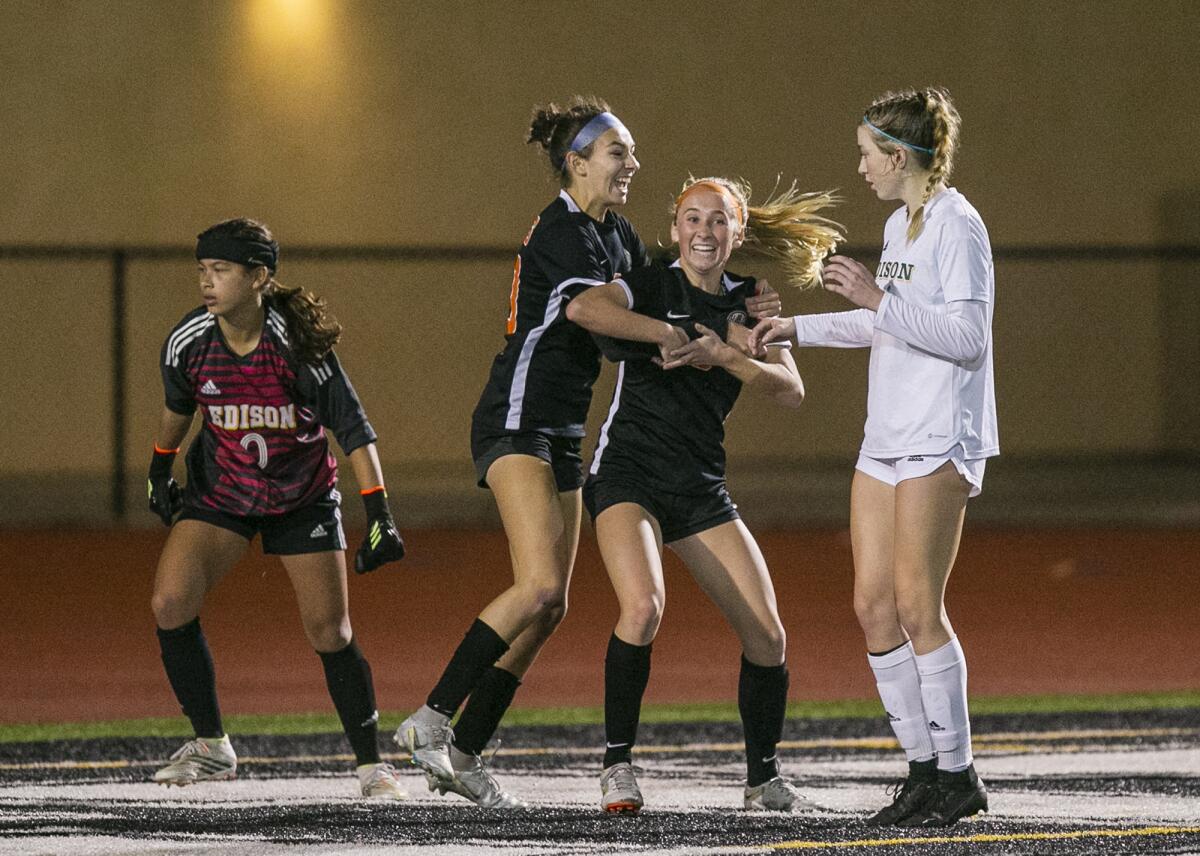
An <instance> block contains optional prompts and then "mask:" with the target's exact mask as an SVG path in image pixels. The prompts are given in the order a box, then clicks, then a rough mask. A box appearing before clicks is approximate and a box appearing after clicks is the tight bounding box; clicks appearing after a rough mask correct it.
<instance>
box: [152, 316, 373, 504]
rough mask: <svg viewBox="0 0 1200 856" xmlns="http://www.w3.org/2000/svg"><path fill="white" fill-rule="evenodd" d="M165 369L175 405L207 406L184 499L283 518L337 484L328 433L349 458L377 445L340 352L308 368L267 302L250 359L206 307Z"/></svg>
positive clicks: (168, 351) (173, 341)
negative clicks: (235, 346)
mask: <svg viewBox="0 0 1200 856" xmlns="http://www.w3.org/2000/svg"><path fill="white" fill-rule="evenodd" d="M159 365H160V368H161V370H162V378H163V387H164V389H165V392H166V406H167V408H168V409H170V410H172V411H174V412H176V413H179V414H182V415H190V414H192V413H194V412H195V411H196V410H197V409H199V410H200V416H201V422H202V425H201V428H200V431H199V432H198V433H197V435H196V437H195V439H194V440H193V441H192V444H191V446H190V447H189V449H188V453H187V470H188V483H187V487H186V488H185V491H184V499H185V501H186V502H189V503H193V504H196V505H200V506H202V507H206V508H214V509H219V510H221V511H224V512H227V513H229V514H234V515H238V516H241V517H259V516H264V515H272V514H284V513H287V512H289V511H293V510H295V509H297V508H301V507H303V506H305V505H307V504H309V503H311V502H313V501H315V500H316V499H318V498H319V497H321V496H323V495H324V494H325V493H326V492H328V491H329V489H330V488H332V487H333V486H334V485H335V484H336V483H337V462H336V460H335V458H334V457H333V454H332V453H331V452H330V449H329V441H328V439H327V437H326V434H325V429H326V428H328V429H329V430H330V431H332V432H333V434H334V436H336V437H337V440H338V444H339V445H340V446H341V447H342V449H343V451H345V452H346V453H347V454H349V453H350V452H352V451H354V450H355V449H357V448H359V447H360V446H364V445H366V444H367V443H373V442H374V441H375V439H376V436H375V431H374V429H373V428H372V427H371V425H370V423H369V422H368V421H367V418H366V414H365V413H364V412H363V409H362V405H361V404H360V403H359V400H358V396H357V394H356V393H355V392H354V387H352V386H351V385H350V380H349V378H347V377H346V374H345V372H344V371H342V367H341V364H340V363H339V362H338V359H337V357H336V356H335V355H334V353H333V352H332V351H331V352H330V353H329V354H328V355H327V356H326V357H325V358H324V359H323V360H322V361H321V362H320V363H318V364H315V365H309V364H303V363H300V362H299V361H298V360H297V359H296V357H295V355H294V354H293V352H292V350H291V348H290V347H289V346H288V331H287V324H286V322H285V320H284V318H283V316H282V314H281V313H280V312H279V311H278V310H276V309H274V308H273V307H271V306H270V305H269V304H268V307H267V312H266V316H265V320H264V323H263V330H262V335H261V337H260V338H259V342H258V345H257V347H255V349H254V350H253V351H251V352H250V353H249V354H245V355H242V356H239V355H238V354H235V353H234V352H233V351H232V350H230V348H229V347H228V346H227V345H226V343H225V338H224V336H222V335H221V327H220V325H219V324H218V323H217V319H216V317H215V316H213V315H211V314H210V313H209V312H208V310H207V309H206V308H205V307H203V306H201V307H198V308H197V309H195V310H193V311H192V312H189V313H188V314H187V315H185V316H184V317H183V320H182V321H180V322H179V323H178V324H177V325H175V328H174V329H173V330H172V331H171V333H170V335H169V336H167V339H166V341H165V342H164V343H163V348H162V354H161V358H160V360H159Z"/></svg>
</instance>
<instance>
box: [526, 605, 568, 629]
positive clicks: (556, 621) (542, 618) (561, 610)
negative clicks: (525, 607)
mask: <svg viewBox="0 0 1200 856" xmlns="http://www.w3.org/2000/svg"><path fill="white" fill-rule="evenodd" d="M566 617H567V601H566V598H563V601H562V603H560V604H558V605H557V606H550V607H547V608H546V609H544V610H542V611H541V612H540V613H539V615H538V617H537V620H536V621H534V623H533V626H534V627H536V628H537V634H538V636H539V637H541V638H542V639H549V638H550V637H551V636H552V635H553V634H554V631H555V630H557V629H558V625H560V624H562V621H563V619H564V618H566Z"/></svg>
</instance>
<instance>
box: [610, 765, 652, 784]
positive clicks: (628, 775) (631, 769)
mask: <svg viewBox="0 0 1200 856" xmlns="http://www.w3.org/2000/svg"><path fill="white" fill-rule="evenodd" d="M644 772H646V771H645V770H644V769H642V768H641V767H635V766H633V765H632V764H629V765H627V766H621V767H618V768H617V769H615V770H613V773H612V775H611V776H609V777H608V781H609V788H610V789H611V788H613V787H618V788H630V789H635V788H637V777H636V776H635V775H634V774H635V773H644Z"/></svg>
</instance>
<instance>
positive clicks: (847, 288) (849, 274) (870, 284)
mask: <svg viewBox="0 0 1200 856" xmlns="http://www.w3.org/2000/svg"><path fill="white" fill-rule="evenodd" d="M824 281H825V288H826V290H828V291H832V292H833V293H834V294H838V295H841V296H842V297H844V298H846V299H847V300H849V301H850V302H851V303H853V304H854V305H855V306H861V307H862V308H863V309H870V310H872V311H874V310H876V309H878V308H879V303H880V301H882V300H883V290H882V289H880V288H879V286H877V285H876V284H875V275H874V274H872V273H871V271H869V270H868V269H867V268H866V267H865V266H864V265H862V264H861V263H859V262H856V261H855V260H854V259H852V258H849V257H848V256H834V257H833V258H831V259H829V260H828V261H826V262H825V274H824Z"/></svg>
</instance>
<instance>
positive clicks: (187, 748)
mask: <svg viewBox="0 0 1200 856" xmlns="http://www.w3.org/2000/svg"><path fill="white" fill-rule="evenodd" d="M207 754H208V746H207V744H205V742H204V741H203V740H200V739H199V738H197V739H195V740H189V741H188V742H187V743H184V744H183V745H182V746H180V747H179V748H178V749H177V750H175V754H174V755H172V756H171V760H172V761H178V760H179V759H181V758H186V757H187V756H188V755H207Z"/></svg>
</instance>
